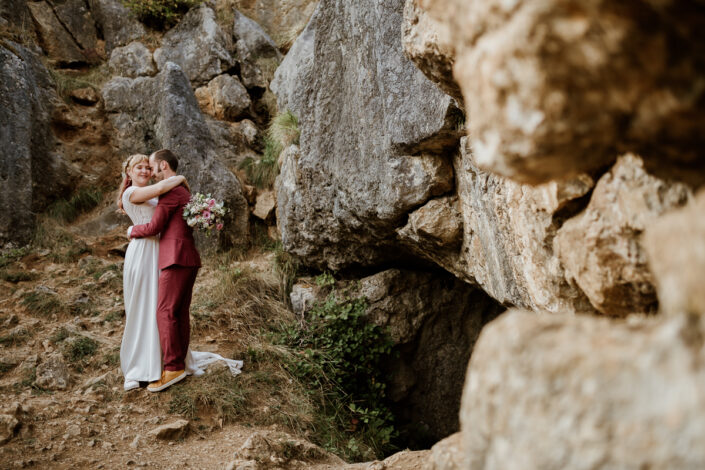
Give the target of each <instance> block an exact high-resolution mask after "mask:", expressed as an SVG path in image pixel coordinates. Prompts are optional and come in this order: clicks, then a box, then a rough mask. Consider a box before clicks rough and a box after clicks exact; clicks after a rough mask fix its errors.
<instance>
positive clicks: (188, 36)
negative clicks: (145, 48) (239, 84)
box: [154, 4, 235, 86]
mask: <svg viewBox="0 0 705 470" xmlns="http://www.w3.org/2000/svg"><path fill="white" fill-rule="evenodd" d="M232 48H233V45H232V38H230V36H228V35H227V34H225V33H224V32H223V30H222V29H221V28H220V26H218V23H216V21H215V12H214V11H213V10H212V9H211V8H209V7H207V6H206V5H205V4H202V5H201V6H199V7H195V8H192V9H191V10H190V11H189V12H188V13H186V15H184V17H183V18H182V19H181V21H180V22H179V24H178V25H176V26H175V27H174V28H172V29H170V30H169V32H168V33H166V34H165V35H164V38H163V39H162V46H161V47H160V48H159V49H157V50H155V51H154V60H155V61H156V63H157V66H158V67H159V70H162V69H163V68H164V67H165V65H166V64H167V63H168V62H173V63H175V64H178V65H179V66H181V68H182V69H183V71H184V73H185V74H186V76H187V77H188V78H189V80H191V82H192V83H193V84H194V85H195V86H198V85H203V84H206V83H208V81H210V80H211V79H212V78H213V77H215V76H216V75H220V74H222V73H223V72H225V71H227V70H228V69H230V68H231V67H232V66H233V65H235V60H234V58H233V56H232V55H231V54H230V51H231V50H232Z"/></svg>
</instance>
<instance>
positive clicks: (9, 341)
mask: <svg viewBox="0 0 705 470" xmlns="http://www.w3.org/2000/svg"><path fill="white" fill-rule="evenodd" d="M29 338H30V334H29V331H28V330H27V329H26V328H24V327H19V328H14V329H13V330H11V331H10V332H9V333H7V334H5V335H2V336H0V344H1V345H3V346H17V345H20V344H23V343H24V342H25V341H27V340H28V339H29Z"/></svg>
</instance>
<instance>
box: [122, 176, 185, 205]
mask: <svg viewBox="0 0 705 470" xmlns="http://www.w3.org/2000/svg"><path fill="white" fill-rule="evenodd" d="M182 183H186V178H185V177H184V176H183V175H177V176H172V177H170V178H167V179H165V180H162V181H160V182H159V183H156V184H152V185H150V186H143V187H141V188H137V189H135V190H134V191H132V194H130V202H131V203H133V204H141V203H143V202H145V201H149V200H150V199H152V198H153V197H157V196H159V195H162V194H164V193H166V192H168V191H171V190H172V189H174V188H175V187H177V186H179V185H180V184H182Z"/></svg>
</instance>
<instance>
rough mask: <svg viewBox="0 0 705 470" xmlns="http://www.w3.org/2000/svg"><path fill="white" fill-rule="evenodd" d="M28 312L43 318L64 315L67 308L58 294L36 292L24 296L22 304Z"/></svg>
mask: <svg viewBox="0 0 705 470" xmlns="http://www.w3.org/2000/svg"><path fill="white" fill-rule="evenodd" d="M20 303H21V304H22V305H24V307H25V308H26V309H27V311H28V312H30V313H32V314H34V315H39V316H41V317H49V316H51V315H52V314H54V313H56V314H57V315H59V314H61V313H64V312H65V310H66V307H65V306H64V304H63V303H62V302H61V300H60V299H59V296H58V295H57V294H54V293H51V292H43V291H39V290H34V291H32V292H28V293H26V294H24V296H23V297H22V301H21V302H20Z"/></svg>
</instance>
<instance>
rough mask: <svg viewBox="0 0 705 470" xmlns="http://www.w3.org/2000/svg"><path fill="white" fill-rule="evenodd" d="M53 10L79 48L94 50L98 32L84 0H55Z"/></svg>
mask: <svg viewBox="0 0 705 470" xmlns="http://www.w3.org/2000/svg"><path fill="white" fill-rule="evenodd" d="M54 12H55V13H56V16H57V17H58V18H59V19H60V20H61V23H62V24H63V25H64V26H65V27H66V29H67V30H68V31H69V33H71V37H73V38H74V39H75V40H76V43H77V44H78V45H79V46H80V47H81V49H83V50H84V51H89V50H95V48H96V47H97V45H98V32H97V31H96V28H95V22H94V21H93V15H92V14H91V12H90V10H88V5H87V3H86V0H67V1H66V2H64V3H58V2H57V3H56V4H55V5H54Z"/></svg>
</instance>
